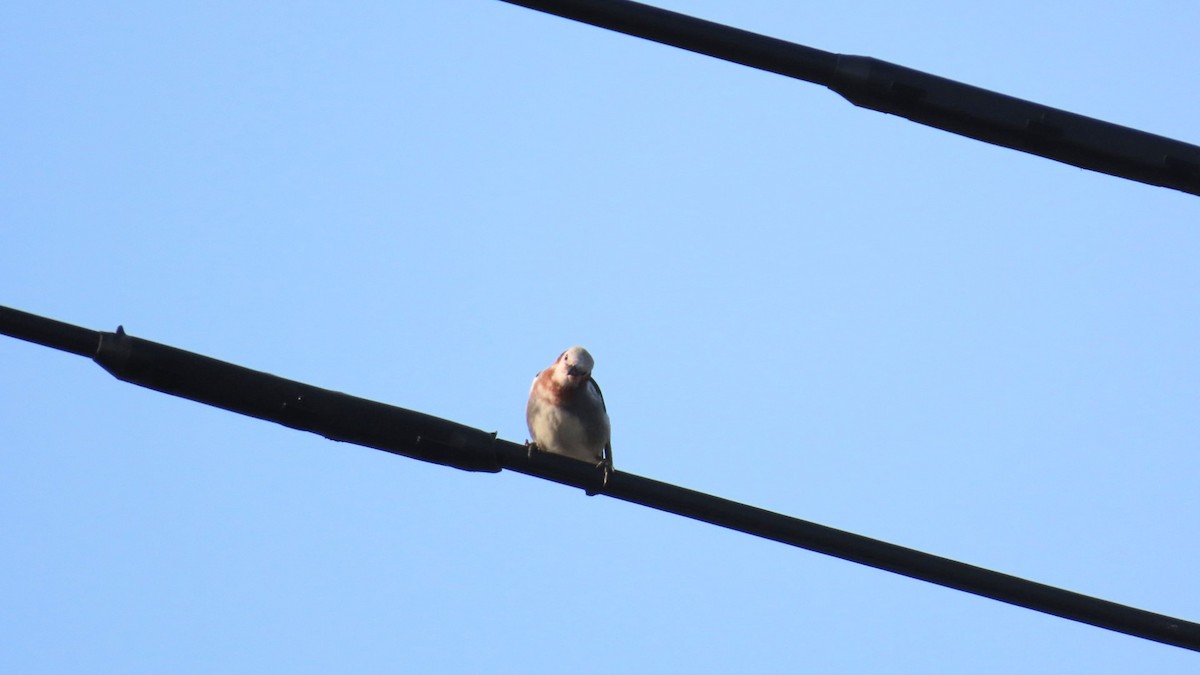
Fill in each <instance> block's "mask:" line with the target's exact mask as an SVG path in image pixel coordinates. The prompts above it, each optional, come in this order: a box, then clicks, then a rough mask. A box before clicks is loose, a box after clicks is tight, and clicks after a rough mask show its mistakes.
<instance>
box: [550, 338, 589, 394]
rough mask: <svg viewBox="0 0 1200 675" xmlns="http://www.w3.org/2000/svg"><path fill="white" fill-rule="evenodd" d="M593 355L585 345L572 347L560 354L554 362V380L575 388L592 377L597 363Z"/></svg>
mask: <svg viewBox="0 0 1200 675" xmlns="http://www.w3.org/2000/svg"><path fill="white" fill-rule="evenodd" d="M595 363H596V362H595V361H593V360H592V355H591V354H589V353H588V350H586V349H584V348H583V347H571V348H570V349H568V350H567V351H565V352H563V353H562V354H559V355H558V360H557V361H555V362H554V380H555V381H556V382H557V383H558V384H559V385H561V386H563V387H566V388H568V389H574V388H575V387H579V386H581V385H583V383H585V382H587V381H588V379H590V378H591V377H592V366H594V365H595Z"/></svg>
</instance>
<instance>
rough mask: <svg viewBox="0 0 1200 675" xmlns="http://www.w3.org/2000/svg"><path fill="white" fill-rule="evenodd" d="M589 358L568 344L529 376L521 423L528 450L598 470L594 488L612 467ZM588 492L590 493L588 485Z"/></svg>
mask: <svg viewBox="0 0 1200 675" xmlns="http://www.w3.org/2000/svg"><path fill="white" fill-rule="evenodd" d="M595 363H596V362H595V360H594V359H592V355H591V354H590V353H588V350H586V349H584V348H583V347H571V348H570V349H568V350H566V351H564V352H563V353H561V354H559V355H558V358H557V359H555V360H554V363H553V364H551V365H550V367H549V368H546V369H544V370H542V371H541V372H539V373H538V374H537V377H535V378H533V386H531V387H530V388H529V402H528V403H526V405H525V423H526V424H527V425H528V426H529V435H530V436H531V437H532V439H533V440H532V444H531V445H530V449H531V450H532V449H534V448H536V449H537V450H540V451H542V452H549V453H553V454H556V455H565V456H567V457H571V458H572V459H578V460H581V461H585V462H590V463H592V464H594V465H595V466H596V468H598V469H602V470H603V473H602V474H601V477H600V478H601V483H600V488H601V489H603V487H604V486H605V485H606V484H607V483H608V476H609V473H610V472H611V471H612V468H613V463H612V438H611V435H612V434H611V426H610V423H609V420H608V410H607V409H606V408H605V406H604V394H602V393H600V385H598V384H596V380H594V379H592V368H593V366H594V365H595ZM588 494H595V492H594V491H593V489H589V490H588Z"/></svg>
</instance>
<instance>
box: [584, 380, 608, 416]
mask: <svg viewBox="0 0 1200 675" xmlns="http://www.w3.org/2000/svg"><path fill="white" fill-rule="evenodd" d="M588 383H589V384H591V385H592V389H595V390H596V396H597V397H599V399H600V407H601V408H603V409H604V412H606V413H607V412H608V406H606V405H604V392H602V391H600V385H598V384H596V379H595V378H592V377H589V378H588Z"/></svg>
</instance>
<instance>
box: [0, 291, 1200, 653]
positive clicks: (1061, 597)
mask: <svg viewBox="0 0 1200 675" xmlns="http://www.w3.org/2000/svg"><path fill="white" fill-rule="evenodd" d="M0 334H4V335H10V336H12V337H17V338H20V339H23V340H28V341H30V342H34V343H37V344H42V345H45V346H47V347H54V348H55V349H62V350H64V351H68V352H71V353H75V354H83V355H88V354H89V353H90V354H93V359H94V360H95V361H96V362H97V363H98V364H100V365H101V366H102V367H103V368H104V369H105V370H107V371H108V372H110V373H112V374H113V375H114V376H116V377H117V378H120V379H122V380H125V381H127V382H131V383H133V384H138V385H141V386H144V387H149V388H151V389H156V390H158V391H162V392H165V393H168V394H173V395H175V396H181V397H184V398H188V399H191V400H194V401H200V402H202V403H207V404H209V405H213V406H217V407H220V408H224V409H226V410H231V411H233V412H238V413H241V414H244V415H250V416H253V417H258V418H260V419H265V420H270V421H273V422H278V423H279V424H283V425H285V426H289V427H292V428H294V429H300V430H303V431H312V432H314V433H318V434H321V435H323V436H325V437H327V438H330V439H333V440H338V441H348V442H351V443H356V444H359V445H364V446H367V447H372V448H377V449H380V450H386V451H388V452H392V453H395V454H399V455H404V456H407V457H412V458H415V459H420V460H424V461H427V462H435V463H438V464H444V465H447V466H453V467H456V468H460V469H465V470H468V471H490V472H497V471H500V470H501V468H504V469H510V470H513V471H518V472H520V473H524V474H527V475H530V476H536V477H538V478H544V479H546V480H552V481H555V482H558V483H562V484H564V485H571V486H574V487H578V488H580V489H583V490H590V491H597V488H598V482H597V470H596V468H595V467H594V466H593V465H591V464H590V463H587V462H579V461H576V460H573V459H569V458H567V457H561V456H558V455H550V454H546V453H540V452H533V453H531V452H529V451H528V450H527V448H526V447H525V446H523V445H520V444H517V443H512V442H510V441H505V440H502V439H498V438H496V435H495V434H492V433H488V432H485V431H482V430H480V429H474V428H472V427H468V426H464V425H461V424H457V423H455V422H451V421H449V420H444V419H441V418H438V417H433V416H432V415H426V414H424V413H419V412H415V411H412V410H406V409H404V408H399V407H396V406H391V405H386V404H383V403H379V402H376V401H369V400H367V399H362V398H358V397H355V396H349V395H347V394H342V393H339V392H335V391H330V390H328V389H321V388H319V387H314V386H312V385H309V384H304V383H303V382H296V381H294V380H287V379H284V378H281V377H277V376H275V375H269V374H267V373H262V372H259V371H255V370H250V369H249V368H243V367H242V366H237V365H234V364H232V363H227V362H224V361H218V360H216V359H212V358H209V357H207V356H202V355H200V354H195V353H192V352H187V351H184V350H182V349H176V348H175V347H169V346H167V345H162V344H158V343H156V342H150V341H149V340H143V339H140V338H136V337H132V336H130V335H126V334H125V331H124V330H122V329H119V328H118V330H117V331H116V332H115V333H107V332H99V331H92V330H88V329H86V328H80V327H78V326H73V325H71V324H66V323H62V322H59V321H54V320H52V319H47V318H44V317H40V316H36V315H34V314H28V313H26V312H21V311H18V310H15V309H10V308H7V307H0ZM87 345H91V346H92V348H91V349H90V351H89V349H86V348H84V347H85V346H87ZM598 491H599V492H600V493H601V494H604V495H607V496H609V497H613V498H615V499H621V500H624V501H628V502H632V503H635V504H641V505H643V506H649V507H651V508H655V509H658V510H660V511H666V512H668V513H675V514H678V515H681V516H687V517H688V518H693V519H695V520H700V521H703V522H707V523H712V524H714V525H720V526H721V527H727V528H730V529H733V530H738V531H740V532H745V533H747V534H753V535H755V536H758V537H763V538H766V539H772V540H774V541H778V542H781V543H785V544H790V545H792V546H798V547H801V548H806V549H808V550H811V551H816V552H818V553H824V554H826V555H832V556H836V557H838V558H842V559H844V560H850V561H853V562H856V563H859V564H862V565H868V566H870V567H875V568H878V569H881V570H886V571H889V572H895V573H897V574H903V575H905V576H909V577H912V578H914V579H920V580H922V581H928V582H931V583H935V584H939V585H942V586H947V587H949V588H955V589H958V590H962V591H967V592H968V593H974V594H976V595H981V596H984V597H987V598H992V599H995V600H1000V601H1002V602H1007V603H1010V604H1013V605H1018V606H1020V607H1027V608H1029V609H1035V610H1038V611H1039V612H1045V613H1047V614H1053V615H1055V616H1060V617H1063V618H1067V619H1072V620H1074V621H1080V622H1082V623H1087V624H1091V625H1093V626H1099V627H1101V628H1107V629H1109V630H1113V631H1117V632H1121V633H1126V634H1128V635H1133V636H1136V637H1141V638H1145V639H1147V640H1154V641H1157V642H1162V643H1164V644H1169V645H1174V646H1177V647H1183V648H1185V649H1191V650H1194V651H1200V624H1196V623H1192V622H1190V621H1184V620H1182V619H1176V618H1173V617H1169V616H1165V615H1162V614H1155V613H1153V612H1147V611H1145V610H1141V609H1136V608H1134V607H1128V606H1126V605H1120V604H1117V603H1115V602H1109V601H1107V600H1101V599H1099V598H1093V597H1090V596H1086V595H1082V594H1079V593H1074V592H1072V591H1067V590H1063V589H1060V588H1055V587H1053V586H1047V585H1045V584H1039V583H1036V582H1033V581H1029V580H1026V579H1021V578H1018V577H1014V576H1010V575H1007V574H1002V573H1000V572H993V571H991V570H987V569H984V568H982V567H975V566H974V565H968V564H966V563H961V562H957V561H954V560H950V559H948V558H941V557H938V556H935V555H930V554H928V553H922V552H921V551H915V550H913V549H909V548H904V547H903V546H897V545H895V544H889V543H886V542H882V541H878V540H876V539H870V538H868V537H863V536H861V535H857V534H852V533H850V532H843V531H841V530H836V529H833V528H831V527H826V526H824V525H818V524H816V523H810V522H808V521H804V520H800V519H798V518H792V517H790V516H785V515H783V514H780V513H774V512H772V511H766V510H764V509H759V508H756V507H753V506H749V505H746V504H741V503H738V502H734V501H730V500H728V499H722V498H720V497H715V496H713V495H709V494H704V493H702V492H696V491H695V490H689V489H687V488H683V487H679V486H676V485H670V484H668V483H663V482H660V481H656V480H652V479H650V478H645V477H642V476H638V475H635V474H631V473H625V472H623V471H614V472H613V473H612V474H611V475H610V476H609V478H608V481H607V483H606V484H604V486H603V487H602V488H600V489H599V490H598Z"/></svg>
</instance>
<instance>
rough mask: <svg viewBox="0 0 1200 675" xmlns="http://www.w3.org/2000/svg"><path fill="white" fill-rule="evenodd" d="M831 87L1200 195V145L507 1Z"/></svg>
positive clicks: (747, 46)
mask: <svg viewBox="0 0 1200 675" xmlns="http://www.w3.org/2000/svg"><path fill="white" fill-rule="evenodd" d="M504 2H508V3H510V4H514V5H520V6H522V7H528V8H530V9H536V10H538V11H542V12H546V13H549V14H555V15H557V16H561V17H564V18H568V19H573V20H575V21H580V22H583V23H587V24H591V25H593V26H599V27H601V28H607V29H609V30H614V31H617V32H620V33H625V34H627V35H633V36H636V37H640V38H645V39H647V40H653V41H654V42H660V43H662V44H666V45H671V46H674V47H679V48H681V49H687V50H689V51H693V52H697V53H700V54H706V55H708V56H714V57H716V58H719V59H724V60H726V61H732V62H734V63H740V64H742V65H746V66H750V67H752V68H758V69H761V70H766V71H770V72H773V73H778V74H780V75H786V76H788V77H793V78H796V79H799V80H805V81H808V82H813V83H816V84H821V85H824V86H826V87H828V88H830V89H832V90H833V91H835V92H837V93H838V94H840V95H841V96H843V97H844V98H846V99H847V100H849V101H850V102H851V103H853V104H854V105H857V106H860V107H864V108H870V109H872V110H878V111H880V112H885V113H891V114H893V115H899V116H901V117H906V118H908V119H910V120H912V121H914V122H919V123H921V124H925V125H928V126H931V127H935V128H938V129H943V130H945V131H951V132H953V133H956V134H960V135H963V136H968V137H970V138H974V139H977V140H980V141H985V142H987V143H993V144H995V145H1000V146H1004V147H1008V148H1012V149H1014V150H1020V151H1021V152H1027V153H1031V154H1035V155H1041V156H1042V157H1047V158H1050V159H1053V160H1057V161H1059V162H1064V163H1066V164H1072V165H1074V166H1078V167H1081V168H1084V169H1091V170H1092V171H1098V172H1100V173H1106V174H1109V175H1112V176H1118V177H1121V178H1128V179H1130V180H1135V181H1140V182H1142V183H1148V184H1150V185H1158V186H1162V187H1168V188H1172V189H1174V190H1180V191H1182V192H1188V193H1191V194H1194V195H1200V147H1198V146H1195V145H1192V144H1189V143H1184V142H1182V141H1177V140H1174V139H1171V138H1166V137H1164V136H1158V135H1155V134H1151V133H1147V132H1145V131H1139V130H1137V129H1131V128H1129V127H1124V126H1120V125H1117V124H1112V123H1111V122H1104V121H1101V120H1097V119H1093V118H1091V117H1084V116H1083V115H1077V114H1075V113H1071V112H1067V111H1065V110H1059V109H1057V108H1051V107H1049V106H1045V105H1041V104H1038V103H1033V102H1030V101H1025V100H1022V99H1019V98H1013V97H1011V96H1006V95H1004V94H1000V93H997V92H994V91H989V90H987V89H981V88H979V87H974V86H971V85H968V84H963V83H961V82H955V81H954V80H948V79H946V78H943V77H938V76H936V75H931V74H929V73H924V72H921V71H919V70H913V69H911V68H905V67H904V66H899V65H896V64H894V63H888V62H887V61H881V60H879V59H874V58H870V57H866V56H852V55H847V54H835V53H833V52H826V51H822V50H820V49H814V48H812V47H806V46H804V45H799V44H796V43H793V42H787V41H785V40H780V39H777V38H772V37H768V36H766V35H760V34H758V33H751V32H750V31H745V30H741V29H739V28H733V27H731V26H726V25H723V24H719V23H714V22H712V21H706V20H704V19H698V18H696V17H693V16H688V15H686V14H680V13H678V12H672V11H669V10H665V9H661V8H658V7H652V6H650V5H644V4H641V3H638V2H630V1H629V0H504Z"/></svg>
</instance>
